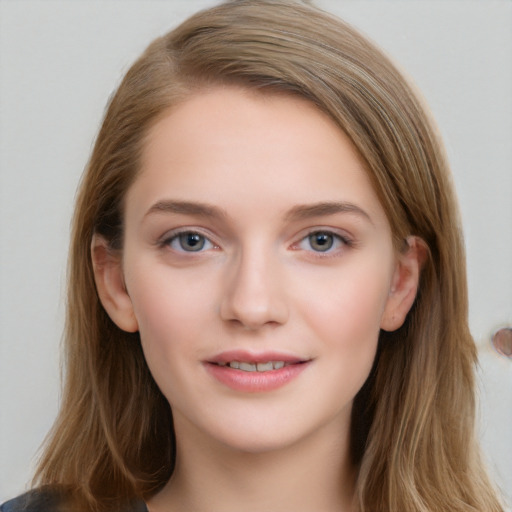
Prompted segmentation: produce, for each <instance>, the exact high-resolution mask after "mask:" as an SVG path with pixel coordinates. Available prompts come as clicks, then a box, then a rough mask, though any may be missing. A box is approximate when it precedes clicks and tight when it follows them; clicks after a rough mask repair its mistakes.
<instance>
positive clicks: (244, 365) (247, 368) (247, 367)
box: [239, 362, 256, 372]
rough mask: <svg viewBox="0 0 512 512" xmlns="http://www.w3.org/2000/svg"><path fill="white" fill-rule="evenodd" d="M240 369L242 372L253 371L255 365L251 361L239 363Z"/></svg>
mask: <svg viewBox="0 0 512 512" xmlns="http://www.w3.org/2000/svg"><path fill="white" fill-rule="evenodd" d="M239 368H240V370H243V371H244V372H255V371H256V365H255V364H251V363H242V362H241V363H240V366H239Z"/></svg>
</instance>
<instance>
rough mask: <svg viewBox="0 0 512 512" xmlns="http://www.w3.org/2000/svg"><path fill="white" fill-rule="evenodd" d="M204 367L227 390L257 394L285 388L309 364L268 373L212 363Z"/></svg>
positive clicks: (292, 365)
mask: <svg viewBox="0 0 512 512" xmlns="http://www.w3.org/2000/svg"><path fill="white" fill-rule="evenodd" d="M205 366H206V368H207V370H208V372H209V373H210V375H212V376H213V377H214V378H215V379H217V380H218V381H219V382H221V383H222V384H224V385H226V386H228V387H229V388H231V389H234V390H235V391H243V392H246V393H259V392H264V391H274V390H275V389H279V388H281V387H283V386H285V385H286V384H288V382H290V381H291V380H293V379H295V378H296V377H298V376H299V375H300V374H301V373H302V372H303V371H304V370H305V369H306V367H307V366H309V362H304V363H297V364H291V365H289V366H284V367H283V368H280V369H279V370H270V371H268V372H244V371H243V370H236V369H234V368H230V367H229V366H219V365H218V364H213V363H206V365H205Z"/></svg>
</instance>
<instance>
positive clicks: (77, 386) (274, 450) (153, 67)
mask: <svg viewBox="0 0 512 512" xmlns="http://www.w3.org/2000/svg"><path fill="white" fill-rule="evenodd" d="M463 261H464V254H463V247H462V243H461V239H460V227H459V221H458V217H457V210H456V203H455V199H454V195H453V191H452V187H451V184H450V178H449V172H448V169H447V165H446V162H445V158H444V155H443V152H442V149H441V145H440V142H439V141H438V140H437V138H436V136H435V133H434V130H433V129H432V127H431V125H430V122H429V120H428V118H427V114H426V113H425V111H424V109H423V108H422V106H421V105H420V104H419V102H418V100H417V99H416V98H415V96H414V94H413V93H412V91H411V89H410V88H409V86H408V85H407V84H406V83H405V81H404V80H403V78H402V77H401V76H400V75H399V73H398V72H397V71H396V69H395V68H394V67H393V66H392V64H390V62H389V61H388V60H387V59H386V58H385V57H384V56H383V55H382V54H381V53H380V52H379V51H378V50H377V49H376V48H374V47H373V46H372V45H371V44H370V43H368V42H367V41H366V40H365V39H363V38H362V37H361V36H360V35H358V34H357V33H355V32H354V31H353V30H352V29H351V28H350V27H348V26H346V25H345V24H344V23H342V22H340V21H339V20H337V19H334V18H331V17H329V16H328V15H326V14H324V13H322V12H320V11H318V10H316V9H314V8H312V7H310V6H308V5H304V4H302V3H298V2H289V1H282V2H281V1H279V2H270V1H237V2H230V3H227V4H225V5H221V6H219V7H217V8H214V9H211V10H209V11H206V12H204V13H199V14H198V15H196V16H195V17H192V18H191V19H189V20H188V21H187V22H185V23H184V24H182V25H181V26H180V27H178V28H177V29H176V30H175V31H173V32H171V33H170V34H169V35H167V36H165V37H163V38H160V39H158V40H156V41H155V42H154V43H152V44H151V45H150V47H149V48H148V50H147V51H146V52H145V53H144V55H143V56H142V57H141V58H140V59H139V60H138V61H137V62H136V63H135V64H134V66H133V67H132V68H131V69H130V71H129V72H128V73H127V75H126V77H125V79H124V81H123V83H122V84H121V86H120V87H119V89H118V91H117V93H116V95H115V96H114V97H113V99H112V101H111V103H110V105H109V108H108V111H107V113H106V116H105V120H104V122H103V125H102V128H101V130H100V133H99V135H98V140H97V142H96V145H95V148H94V151H93V154H92V157H91V160H90V162H89V166H88V169H87V171H86V174H85V176H84V179H83V182H82V185H81V189H80V194H79V197H78V201H77V207H76V213H75V220H74V229H73V238H72V249H71V255H70V275H69V298H68V317H67V335H66V340H67V377H66V378H67V382H66V387H65V395H64V397H63V403H62V408H61V412H60V415H59V418H58V419H57V422H56V424H55V427H54V430H53V434H52V436H51V438H50V440H49V442H48V444H47V446H46V451H45V454H44V456H43V458H42V460H41V464H40V467H39V470H38V474H37V478H36V482H37V484H38V485H41V486H47V489H46V490H45V491H38V492H36V493H32V494H31V495H29V496H28V497H25V498H21V500H18V501H17V502H14V503H13V502H11V503H8V504H6V505H4V510H5V511H10V510H18V508H17V507H19V506H20V505H23V504H24V503H25V502H26V501H27V500H29V502H30V503H31V505H30V506H32V508H33V509H34V510H48V509H49V508H48V507H56V508H59V507H60V508H62V509H65V508H70V509H76V510H83V509H91V510H94V509H99V510H101V509H107V510H108V509H114V510H117V509H119V510H131V509H133V508H140V509H141V510H144V509H145V508H146V507H147V509H148V510H150V511H152V512H153V511H159V510H212V509H213V510H218V509H219V510H230V509H231V508H234V507H235V506H238V507H239V506H240V502H241V501H240V500H244V501H243V502H242V503H243V506H244V509H246V510H265V509H268V508H273V509H275V510H288V509H289V510H292V509H293V510H301V509H302V510H361V511H364V510H371V511H377V510H418V511H420V510H461V511H462V510H474V509H476V510H501V508H500V505H499V503H498V502H497V500H496V498H495V496H494V494H493V491H492V489H491V487H490V485H489V483H488V481H487V478H486V476H485V473H484V471H483V469H482V467H481V464H480V462H479V456H478V449H477V446H476V442H475V439H474V431H473V423H474V420H473V418H474V398H473V387H474V383H473V365H474V362H475V359H476V353H475V348H474V344H473V341H472V339H471V336H470V334H469V331H468V328H467V298H466V284H465V270H464V266H463V264H462V263H461V262H463ZM454 404H457V407H454ZM171 411H172V413H171Z"/></svg>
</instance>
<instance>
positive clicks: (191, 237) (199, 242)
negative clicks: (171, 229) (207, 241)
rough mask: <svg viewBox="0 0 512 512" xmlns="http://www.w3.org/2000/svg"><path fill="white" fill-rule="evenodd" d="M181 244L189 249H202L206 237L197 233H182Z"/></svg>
mask: <svg viewBox="0 0 512 512" xmlns="http://www.w3.org/2000/svg"><path fill="white" fill-rule="evenodd" d="M180 245H181V247H182V248H183V249H185V250H188V251H200V250H201V249H202V248H203V247H204V237H203V236H201V235H198V234H197V233H183V234H181V235H180Z"/></svg>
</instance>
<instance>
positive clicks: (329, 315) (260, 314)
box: [119, 88, 398, 452]
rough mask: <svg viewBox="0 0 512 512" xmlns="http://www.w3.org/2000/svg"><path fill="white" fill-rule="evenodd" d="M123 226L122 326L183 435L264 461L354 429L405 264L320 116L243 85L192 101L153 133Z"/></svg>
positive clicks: (339, 138) (348, 150)
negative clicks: (134, 334)
mask: <svg viewBox="0 0 512 512" xmlns="http://www.w3.org/2000/svg"><path fill="white" fill-rule="evenodd" d="M125 222H126V225H125V240H124V252H123V259H122V272H123V277H124V283H125V286H126V293H127V297H128V298H129V302H130V307H131V308H132V309H133V311H132V313H133V322H132V323H131V324H130V323H129V321H127V322H128V323H126V324H124V326H125V328H126V329H128V330H136V329H138V330H139V331H140V336H141V340H142V346H143V350H144V354H145V357H146V360H147V363H148V365H149V368H150V370H151V373H152V374H153V376H154V379H155V381H156V382H157V384H158V386H159V387H160V389H161V390H162V392H163V394H164V395H165V396H166V398H167V400H168V401H169V403H170V405H171V407H172V410H173V416H174V422H175V429H176V433H177V437H178V439H180V436H187V435H188V436H195V437H196V438H197V437H198V436H199V438H202V439H204V440H206V441H207V442H214V441H215V442H220V443H222V444H223V445H224V446H230V447H233V448H236V449H241V450H247V451H253V452H254V451H264V450H270V449H276V448H279V447H283V446H289V445H291V444H292V443H296V442H298V441H300V440H301V439H305V438H306V437H309V436H311V435H324V434H325V435H331V434H332V433H334V432H335V433H336V436H339V435H340V433H341V432H347V431H348V425H349V418H350V412H351V406H352V401H353V398H354V396H355V394H356V393H357V392H358V390H359V389H360V388H361V386H362V385H363V383H364V381H365V380H366V378H367V376H368V373H369V371H370V368H371V366H372V363H373V360H374V356H375V351H376V346H377V339H378V335H379V329H380V328H381V327H382V326H383V322H386V320H385V319H386V318H388V317H389V316H390V312H389V309H390V308H391V307H392V306H390V297H391V296H392V291H391V289H392V286H393V282H394V281H396V279H397V277H396V276H397V272H398V270H397V268H398V266H397V258H396V255H395V253H394V250H393V247H392V242H391V232H390V226H389V224H388V221H387V219H386V216H385V214H384V211H383V209H382V207H381V205H380V203H379V201H378V199H377V197H376V195H375V193H374V191H373V189H372V186H371V185H370V182H369V180H368V178H367V175H366V173H365V170H364V165H363V162H362V160H361V158H360V157H359V156H358V154H357V153H356V152H355V150H354V147H353V146H352V144H351V143H350V141H349V139H348V138H347V137H346V136H345V135H344V134H343V133H342V132H341V131H340V130H339V129H338V128H337V127H336V125H335V124H334V123H333V122H332V121H331V120H330V119H329V118H328V117H327V116H326V115H324V114H323V113H321V112H320V111H319V110H317V109H316V108H315V107H314V106H312V105H311V104H309V103H308V102H306V101H305V100H303V99H298V98H295V97H290V96H283V95H274V94H271V95H268V94H260V93H254V92H252V93H251V92H248V91H244V90H241V89H236V88H217V89H214V90H211V91H208V92H205V93H202V94H198V95H196V96H193V97H192V98H190V99H188V100H187V101H185V102H184V103H182V104H181V105H179V106H178V107H177V108H175V109H174V110H173V111H172V112H170V113H169V114H168V115H167V116H166V117H164V118H162V119H161V120H160V121H159V122H158V123H157V124H156V125H155V126H154V127H153V128H152V130H151V132H150V134H149V138H148V142H147V146H146V147H145V152H144V154H143V160H142V170H141V173H140V175H139V177H138V178H137V180H136V182H135V183H134V184H133V186H132V187H131V188H130V190H129V192H128V194H127V197H126V210H125ZM119 324H120V325H123V324H122V322H120V323H119ZM329 433H331V434H329Z"/></svg>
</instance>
